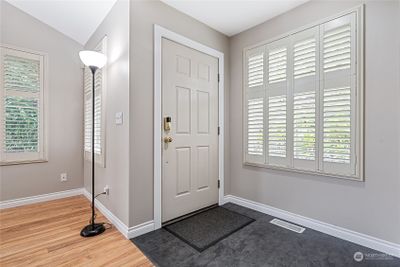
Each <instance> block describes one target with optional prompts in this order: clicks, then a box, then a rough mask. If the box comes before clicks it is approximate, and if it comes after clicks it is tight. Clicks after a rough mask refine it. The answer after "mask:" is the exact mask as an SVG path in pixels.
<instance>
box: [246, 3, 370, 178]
mask: <svg viewBox="0 0 400 267" xmlns="http://www.w3.org/2000/svg"><path fill="white" fill-rule="evenodd" d="M351 13H355V20H356V21H355V22H356V27H355V33H356V36H355V42H356V45H355V49H356V61H355V65H356V66H355V68H356V69H355V72H356V75H355V78H356V79H355V87H356V90H355V91H356V92H355V94H356V96H355V99H354V101H355V107H356V109H355V131H354V134H355V139H354V140H355V142H354V145H355V149H354V150H355V159H354V160H355V174H354V175H344V174H339V173H333V172H332V173H327V172H324V171H319V170H318V169H316V170H303V169H299V168H294V167H286V166H277V165H271V164H269V163H267V161H266V160H265V158H268V155H267V154H266V153H267V150H266V146H268V143H267V139H266V133H267V128H266V126H265V124H266V123H264V155H263V157H264V163H260V162H259V161H258V162H256V161H251V160H248V155H247V139H246V138H247V110H246V107H247V89H248V85H247V80H248V77H247V71H248V70H247V67H246V66H247V60H248V57H247V56H248V53H249V51H251V50H252V49H257V48H259V47H262V46H268V45H269V44H270V43H273V42H276V41H279V40H281V39H283V38H286V37H289V36H291V35H294V34H297V33H300V32H302V31H305V30H308V29H311V28H314V27H319V26H321V25H322V24H324V23H327V22H329V21H332V20H335V19H338V18H340V17H342V16H346V15H349V14H351ZM319 40H320V39H319ZM266 54H267V52H266V51H264V60H265V58H266V56H267V55H266ZM242 56H243V60H242V64H243V65H242V66H243V68H242V77H243V85H242V163H243V165H247V166H254V167H261V168H267V169H273V170H283V171H289V172H295V173H302V174H311V175H318V176H326V177H332V178H341V179H348V180H354V181H360V182H363V181H365V178H364V5H363V4H362V5H358V6H355V7H353V8H350V9H348V10H345V11H343V12H340V13H337V14H335V15H332V16H329V17H327V18H324V19H321V20H318V21H316V22H314V23H310V24H308V25H305V26H302V27H299V28H297V29H294V30H292V31H289V32H287V33H284V34H282V35H279V36H277V37H274V38H271V39H268V40H264V41H261V42H259V43H257V44H254V45H251V46H247V47H245V48H243V55H242ZM291 60H292V59H288V64H289V62H290V61H291ZM264 62H265V61H264ZM320 62H321V61H319V62H318V64H317V65H316V68H317V69H318V71H319V69H320V68H321V64H320ZM265 68H266V65H264V69H265ZM287 68H288V69H291V68H292V66H291V65H290V64H289V65H288V66H287ZM289 75H293V73H289ZM267 76H268V75H267V71H265V74H264V83H263V87H264V88H265V87H266V84H267V82H268V80H267V78H268V77H267ZM319 81H321V78H319ZM318 88H319V90H318V91H321V89H320V85H318ZM291 90H292V89H291ZM318 94H319V92H318V93H317V95H318ZM265 106H266V103H264V108H265ZM316 112H318V110H317V111H316ZM265 113H266V112H264V118H266V117H265ZM316 127H317V126H316ZM320 129H322V127H321V126H320ZM317 131H319V129H318V128H316V132H317ZM286 142H287V144H286V145H288V143H293V140H289V139H287V141H286ZM316 142H317V140H316ZM291 146H293V144H291ZM321 152H322V149H319V150H316V155H317V154H318V153H321ZM288 160H289V161H293V157H291V158H289V159H288Z"/></svg>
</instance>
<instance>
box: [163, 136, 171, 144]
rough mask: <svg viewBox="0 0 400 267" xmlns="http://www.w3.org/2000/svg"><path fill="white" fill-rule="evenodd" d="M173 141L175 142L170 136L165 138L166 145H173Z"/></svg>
mask: <svg viewBox="0 0 400 267" xmlns="http://www.w3.org/2000/svg"><path fill="white" fill-rule="evenodd" d="M172 141H173V139H172V137H170V136H166V137H164V143H166V144H168V143H171V142H172Z"/></svg>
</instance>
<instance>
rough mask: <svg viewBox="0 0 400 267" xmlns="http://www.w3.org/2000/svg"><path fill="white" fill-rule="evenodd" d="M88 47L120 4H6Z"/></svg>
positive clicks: (104, 0)
mask: <svg viewBox="0 0 400 267" xmlns="http://www.w3.org/2000/svg"><path fill="white" fill-rule="evenodd" d="M6 1H7V2H9V3H10V4H12V5H13V6H15V7H17V8H19V9H21V10H22V11H24V12H26V13H28V14H30V15H31V16H33V17H35V18H37V19H38V20H40V21H42V22H44V23H46V24H47V25H49V26H51V27H53V28H54V29H56V30H58V31H60V32H62V33H63V34H65V35H67V36H69V37H71V38H72V39H74V40H75V41H77V42H78V43H80V44H82V45H84V44H85V43H86V42H87V40H88V39H89V38H90V36H91V35H92V34H93V33H94V31H95V30H96V29H97V27H98V26H99V25H100V23H101V22H102V21H103V19H104V18H105V16H106V15H107V14H108V12H109V11H110V10H111V8H112V7H113V5H114V4H115V2H116V0H79V1H78V0H6Z"/></svg>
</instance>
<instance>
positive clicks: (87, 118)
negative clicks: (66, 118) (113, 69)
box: [84, 37, 107, 167]
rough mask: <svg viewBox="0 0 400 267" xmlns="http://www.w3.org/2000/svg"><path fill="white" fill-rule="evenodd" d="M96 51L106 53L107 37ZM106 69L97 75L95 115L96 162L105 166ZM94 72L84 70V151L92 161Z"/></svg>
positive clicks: (97, 72)
mask: <svg viewBox="0 0 400 267" xmlns="http://www.w3.org/2000/svg"><path fill="white" fill-rule="evenodd" d="M95 50H96V51H99V52H102V53H106V37H104V39H103V40H102V41H101V42H100V43H99V44H98V45H97V47H96V48H95ZM106 69H107V67H106V66H105V67H103V68H102V69H98V70H97V71H96V73H95V82H94V84H95V115H94V153H95V160H96V163H98V164H99V165H101V166H103V167H104V166H105V153H104V149H105V118H104V117H105V107H104V96H105V90H106ZM92 79H93V77H92V72H91V70H90V69H89V68H88V67H86V66H85V69H84V150H85V159H87V160H91V152H92V91H93V88H92V86H93V85H92Z"/></svg>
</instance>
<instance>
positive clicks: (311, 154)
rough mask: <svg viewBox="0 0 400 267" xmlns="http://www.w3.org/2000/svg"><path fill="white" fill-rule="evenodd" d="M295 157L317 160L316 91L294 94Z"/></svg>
mask: <svg viewBox="0 0 400 267" xmlns="http://www.w3.org/2000/svg"><path fill="white" fill-rule="evenodd" d="M293 109H294V116H293V124H294V126H293V129H294V134H293V135H294V153H293V155H294V158H295V159H302V160H313V161H314V160H315V92H307V93H299V94H295V96H294V108H293Z"/></svg>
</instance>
